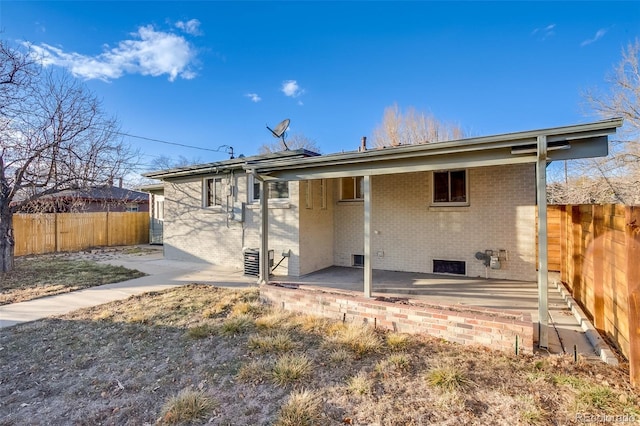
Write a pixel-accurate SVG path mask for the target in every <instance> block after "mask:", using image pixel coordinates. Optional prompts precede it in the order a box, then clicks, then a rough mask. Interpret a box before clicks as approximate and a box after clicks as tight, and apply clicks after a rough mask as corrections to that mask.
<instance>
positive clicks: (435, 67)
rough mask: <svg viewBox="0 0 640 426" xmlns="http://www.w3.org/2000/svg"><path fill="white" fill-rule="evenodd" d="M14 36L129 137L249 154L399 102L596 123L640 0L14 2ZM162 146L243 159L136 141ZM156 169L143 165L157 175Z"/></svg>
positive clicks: (340, 131)
mask: <svg viewBox="0 0 640 426" xmlns="http://www.w3.org/2000/svg"><path fill="white" fill-rule="evenodd" d="M0 28H1V30H2V31H3V33H2V35H1V37H2V38H3V39H5V40H10V41H12V42H15V43H22V42H28V43H30V44H31V45H32V46H33V48H34V49H36V50H37V51H39V52H40V53H41V54H42V55H43V57H44V58H45V63H47V64H49V66H58V67H66V68H68V69H69V70H70V71H71V72H72V73H74V74H75V75H76V76H77V77H78V78H80V79H82V80H84V81H85V82H86V84H87V85H88V87H89V88H90V89H91V90H92V91H93V92H94V93H96V94H97V95H98V96H99V97H100V98H101V99H102V100H103V103H104V107H105V108H106V110H107V111H108V112H109V113H111V114H114V115H117V117H118V118H119V120H120V122H121V124H122V129H123V131H124V132H126V133H129V134H132V135H138V136H143V137H147V138H152V139H159V140H163V141H169V142H175V143H180V144H186V145H191V146H195V147H200V148H205V149H216V148H218V147H219V146H220V145H231V146H233V147H234V150H235V152H236V154H245V155H252V154H255V153H257V150H258V147H259V146H260V145H261V144H263V143H271V142H273V141H274V139H273V137H272V136H271V135H270V134H269V133H268V131H267V129H266V128H265V125H267V124H268V125H270V126H275V125H276V124H277V123H278V122H279V121H281V120H282V119H284V118H290V119H291V128H290V133H302V134H304V135H305V136H307V137H309V138H311V139H314V140H316V141H317V143H318V144H319V146H320V148H321V150H322V152H323V153H331V152H339V151H342V150H354V149H356V148H357V146H358V144H359V141H360V138H361V137H362V136H369V137H371V135H372V132H373V129H374V128H375V127H376V126H377V125H378V124H379V123H380V122H381V120H382V115H383V112H384V109H385V107H388V106H391V105H393V104H394V103H396V104H397V105H398V106H399V107H400V108H401V109H406V108H408V107H413V108H415V109H416V110H418V111H421V112H425V113H429V114H433V115H434V116H435V117H437V118H439V119H441V120H444V121H446V122H452V123H458V124H460V125H461V126H462V127H463V128H464V129H465V130H466V131H467V132H468V133H469V134H471V135H474V136H481V135H491V134H498V133H505V132H511V131H520V130H531V129H538V128H544V127H552V126H559V125H567V124H574V123H581V122H585V121H589V120H593V119H594V116H589V115H588V111H585V108H584V107H583V106H582V103H583V101H582V97H581V92H583V91H584V90H586V89H589V88H594V87H600V88H603V89H604V88H606V84H605V81H604V78H605V76H606V75H607V73H610V72H611V71H612V69H613V66H614V65H615V64H616V63H618V62H619V61H620V59H621V51H622V49H623V48H624V47H625V46H626V45H627V44H628V43H629V42H632V41H633V40H635V39H636V38H638V37H640V2H584V3H583V2H566V3H564V2H365V1H357V2H309V1H305V2H268V1H256V2H244V1H236V2H218V1H185V2H152V1H147V2H95V1H78V2H60V1H48V2H31V1H6V0H3V1H2V2H0ZM126 140H127V141H128V142H129V143H131V145H133V146H134V147H138V148H140V149H141V151H142V152H143V153H144V157H143V161H144V162H145V163H150V162H151V161H152V160H153V159H154V158H155V157H157V156H161V155H164V156H169V157H174V158H175V157H178V156H180V155H182V156H184V157H187V158H189V159H198V160H200V161H201V162H209V161H217V160H222V159H226V158H228V155H227V154H225V153H224V152H210V151H202V150H196V149H190V148H186V147H178V146H175V145H169V144H162V143H158V142H152V141H148V140H143V139H137V138H130V137H127V138H126ZM141 171H142V170H141Z"/></svg>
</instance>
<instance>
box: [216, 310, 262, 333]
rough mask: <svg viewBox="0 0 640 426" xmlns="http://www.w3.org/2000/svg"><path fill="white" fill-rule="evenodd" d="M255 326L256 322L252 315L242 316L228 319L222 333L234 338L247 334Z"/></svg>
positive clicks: (223, 324)
mask: <svg viewBox="0 0 640 426" xmlns="http://www.w3.org/2000/svg"><path fill="white" fill-rule="evenodd" d="M254 325H255V321H254V319H253V317H252V316H251V315H248V314H240V315H237V316H232V317H229V318H227V320H225V322H223V323H222V327H221V328H220V331H221V332H222V334H225V335H227V336H233V335H236V334H242V333H246V332H247V331H249V330H251V329H252V328H253V327H254Z"/></svg>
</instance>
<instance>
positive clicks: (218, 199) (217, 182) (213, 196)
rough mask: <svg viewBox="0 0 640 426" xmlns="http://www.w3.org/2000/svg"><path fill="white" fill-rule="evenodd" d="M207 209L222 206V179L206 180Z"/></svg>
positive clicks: (205, 203) (205, 204) (205, 198)
mask: <svg viewBox="0 0 640 426" xmlns="http://www.w3.org/2000/svg"><path fill="white" fill-rule="evenodd" d="M204 200H205V202H204V206H205V207H214V206H222V178H211V179H205V197H204Z"/></svg>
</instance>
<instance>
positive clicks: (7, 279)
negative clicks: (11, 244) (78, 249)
mask: <svg viewBox="0 0 640 426" xmlns="http://www.w3.org/2000/svg"><path fill="white" fill-rule="evenodd" d="M144 275H145V274H144V273H142V272H140V271H136V270H132V269H127V268H124V267H122V266H112V265H106V264H100V263H96V262H94V261H92V260H76V259H72V258H69V257H60V256H59V255H41V256H28V257H18V258H16V259H15V268H14V270H13V271H11V272H9V273H7V274H0V305H6V304H9V303H16V302H24V301H26V300H31V299H36V298H38V297H44V296H51V295H54V294H59V293H67V292H70V291H74V290H81V289H83V288H88V287H94V286H97V285H102V284H109V283H117V282H120V281H126V280H130V279H133V278H138V277H142V276H144Z"/></svg>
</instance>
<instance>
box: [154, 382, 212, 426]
mask: <svg viewBox="0 0 640 426" xmlns="http://www.w3.org/2000/svg"><path fill="white" fill-rule="evenodd" d="M213 407H214V403H213V401H212V400H211V398H209V397H208V396H206V395H205V394H204V393H203V392H201V391H194V390H190V389H187V390H183V391H181V392H180V393H179V394H178V395H176V396H173V397H171V398H170V399H169V400H168V401H167V402H166V403H165V405H164V407H163V408H162V417H161V419H162V420H161V423H163V424H168V425H177V424H185V423H192V422H196V421H199V420H206V419H207V418H208V417H209V416H210V414H211V410H212V409H213Z"/></svg>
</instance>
